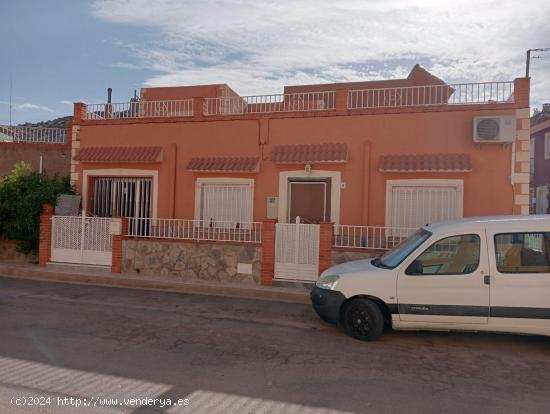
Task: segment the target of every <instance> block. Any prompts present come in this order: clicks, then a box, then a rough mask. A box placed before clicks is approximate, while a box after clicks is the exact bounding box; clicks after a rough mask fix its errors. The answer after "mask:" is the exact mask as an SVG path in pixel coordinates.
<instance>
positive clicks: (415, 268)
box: [405, 259, 424, 275]
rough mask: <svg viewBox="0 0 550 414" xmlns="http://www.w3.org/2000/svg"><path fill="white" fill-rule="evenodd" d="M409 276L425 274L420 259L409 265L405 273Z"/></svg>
mask: <svg viewBox="0 0 550 414" xmlns="http://www.w3.org/2000/svg"><path fill="white" fill-rule="evenodd" d="M405 273H406V274H408V275H422V274H424V267H423V266H422V262H421V261H420V260H418V259H416V260H413V262H412V263H411V264H410V265H409V267H408V268H407V270H406V271H405Z"/></svg>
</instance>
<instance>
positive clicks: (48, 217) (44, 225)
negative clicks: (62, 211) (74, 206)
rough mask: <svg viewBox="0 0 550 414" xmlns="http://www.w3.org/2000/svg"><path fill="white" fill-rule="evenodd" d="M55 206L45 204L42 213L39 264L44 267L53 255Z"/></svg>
mask: <svg viewBox="0 0 550 414" xmlns="http://www.w3.org/2000/svg"><path fill="white" fill-rule="evenodd" d="M52 216H53V206H52V205H51V204H44V205H43V206H42V212H41V213H40V237H39V240H38V264H39V265H40V266H42V267H44V266H46V264H47V263H48V262H49V261H50V257H51V253H52Z"/></svg>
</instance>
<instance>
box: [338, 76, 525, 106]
mask: <svg viewBox="0 0 550 414" xmlns="http://www.w3.org/2000/svg"><path fill="white" fill-rule="evenodd" d="M513 102H514V82H512V81H506V82H483V83H457V84H452V85H423V86H403V87H398V88H382V89H361V90H350V91H348V109H370V108H398V107H407V106H430V105H470V104H490V103H513Z"/></svg>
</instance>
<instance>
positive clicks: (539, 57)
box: [525, 47, 550, 78]
mask: <svg viewBox="0 0 550 414" xmlns="http://www.w3.org/2000/svg"><path fill="white" fill-rule="evenodd" d="M531 52H550V47H546V48H542V49H527V56H526V59H525V77H526V78H528V77H529V66H530V63H531V59H544V57H542V56H533V57H531Z"/></svg>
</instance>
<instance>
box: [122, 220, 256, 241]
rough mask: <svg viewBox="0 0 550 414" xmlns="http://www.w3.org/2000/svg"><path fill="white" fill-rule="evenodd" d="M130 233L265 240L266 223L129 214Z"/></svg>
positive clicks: (153, 235)
mask: <svg viewBox="0 0 550 414" xmlns="http://www.w3.org/2000/svg"><path fill="white" fill-rule="evenodd" d="M128 236H130V237H146V238H155V239H177V240H178V239H179V240H197V241H200V240H209V241H227V242H239V243H261V242H262V223H261V222H247V223H239V222H236V221H216V222H214V221H209V220H188V219H165V218H129V219H128Z"/></svg>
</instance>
